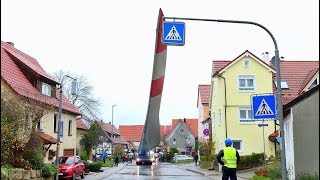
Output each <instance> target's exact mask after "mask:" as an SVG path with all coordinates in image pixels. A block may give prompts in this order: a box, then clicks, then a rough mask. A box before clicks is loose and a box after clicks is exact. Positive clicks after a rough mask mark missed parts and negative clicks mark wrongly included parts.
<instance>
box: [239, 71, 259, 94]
mask: <svg viewBox="0 0 320 180" xmlns="http://www.w3.org/2000/svg"><path fill="white" fill-rule="evenodd" d="M238 88H239V91H250V92H252V91H255V76H254V75H239V76H238Z"/></svg>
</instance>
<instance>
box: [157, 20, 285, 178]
mask: <svg viewBox="0 0 320 180" xmlns="http://www.w3.org/2000/svg"><path fill="white" fill-rule="evenodd" d="M163 19H164V20H165V19H173V20H176V19H179V20H191V21H211V22H222V23H237V24H251V25H255V26H259V27H260V28H262V29H264V30H265V31H267V33H268V34H269V35H270V37H271V39H272V41H273V44H274V47H275V66H276V80H277V119H278V120H279V124H280V135H281V169H282V179H283V180H285V179H286V177H287V169H286V160H285V158H286V155H285V143H284V122H283V105H282V92H281V79H280V78H281V77H280V58H279V50H278V45H277V42H276V39H275V38H274V36H273V35H272V33H271V32H270V31H269V30H268V29H267V28H266V27H264V26H263V25H261V24H259V23H256V22H252V21H240V20H225V19H200V18H182V17H163Z"/></svg>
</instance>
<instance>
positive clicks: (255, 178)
mask: <svg viewBox="0 0 320 180" xmlns="http://www.w3.org/2000/svg"><path fill="white" fill-rule="evenodd" d="M252 180H272V179H271V178H270V177H265V176H253V177H252Z"/></svg>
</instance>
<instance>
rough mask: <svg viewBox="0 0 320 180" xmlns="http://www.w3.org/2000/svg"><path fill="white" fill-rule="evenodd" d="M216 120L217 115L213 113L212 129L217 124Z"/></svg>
mask: <svg viewBox="0 0 320 180" xmlns="http://www.w3.org/2000/svg"><path fill="white" fill-rule="evenodd" d="M215 119H216V114H215V113H212V118H211V120H212V127H213V128H214V124H215Z"/></svg>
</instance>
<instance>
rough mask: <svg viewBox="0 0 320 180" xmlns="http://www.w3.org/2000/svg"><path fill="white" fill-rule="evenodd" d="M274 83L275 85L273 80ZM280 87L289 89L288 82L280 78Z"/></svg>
mask: <svg viewBox="0 0 320 180" xmlns="http://www.w3.org/2000/svg"><path fill="white" fill-rule="evenodd" d="M274 84H275V85H276V87H277V82H276V81H275V82H274ZM281 89H289V86H288V83H287V82H286V81H285V80H281Z"/></svg>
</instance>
